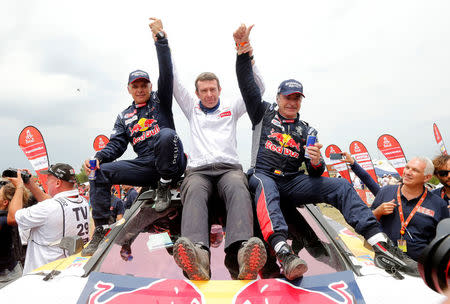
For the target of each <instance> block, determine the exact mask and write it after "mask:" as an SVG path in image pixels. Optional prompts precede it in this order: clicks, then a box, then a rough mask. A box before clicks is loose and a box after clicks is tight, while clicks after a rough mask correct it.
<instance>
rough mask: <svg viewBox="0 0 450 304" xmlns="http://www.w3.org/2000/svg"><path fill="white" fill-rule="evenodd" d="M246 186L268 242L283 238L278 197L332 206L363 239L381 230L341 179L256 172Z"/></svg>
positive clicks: (285, 199)
mask: <svg viewBox="0 0 450 304" xmlns="http://www.w3.org/2000/svg"><path fill="white" fill-rule="evenodd" d="M249 188H250V191H252V192H253V193H255V199H254V203H255V205H256V213H257V216H258V221H259V225H260V227H261V230H262V233H263V237H264V239H265V240H266V241H268V242H269V243H271V241H272V240H274V239H275V238H276V239H277V240H280V237H281V239H286V238H287V233H288V227H287V224H286V221H285V219H284V217H283V214H282V212H281V209H280V199H281V200H282V201H283V203H285V202H287V203H292V204H295V205H297V206H298V205H301V204H307V203H312V204H315V203H321V202H325V203H328V204H330V205H333V206H334V207H336V208H337V209H338V210H339V211H340V212H341V213H342V215H343V216H344V218H345V220H346V221H347V223H348V224H349V225H350V226H352V227H353V228H354V229H355V231H356V232H357V233H359V234H361V235H362V236H364V237H365V238H366V239H368V238H370V237H371V236H373V235H375V234H376V233H378V232H381V229H380V225H379V223H378V221H377V220H376V218H375V217H374V216H373V214H372V211H371V210H370V209H369V207H367V205H366V204H365V203H364V202H363V201H362V200H361V198H360V197H359V196H358V194H357V193H356V191H355V190H354V189H353V187H352V186H351V185H350V183H349V182H348V181H347V180H344V179H343V178H342V179H340V178H328V177H310V176H308V175H305V174H298V175H295V176H294V177H291V176H290V177H281V176H280V177H277V176H273V175H268V174H264V173H262V172H259V171H256V172H255V173H253V174H252V175H251V176H250V179H249ZM271 245H274V244H271Z"/></svg>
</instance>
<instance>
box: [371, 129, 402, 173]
mask: <svg viewBox="0 0 450 304" xmlns="http://www.w3.org/2000/svg"><path fill="white" fill-rule="evenodd" d="M377 146H378V149H379V150H380V151H381V153H383V155H384V156H385V157H386V158H387V160H388V161H389V162H390V163H391V165H392V166H393V167H394V168H395V170H397V172H398V174H400V176H403V170H404V169H405V166H406V158H405V154H404V153H403V150H402V147H401V146H400V143H399V142H398V141H397V140H396V139H395V137H394V136H392V135H389V134H383V135H381V136H380V137H378V140H377Z"/></svg>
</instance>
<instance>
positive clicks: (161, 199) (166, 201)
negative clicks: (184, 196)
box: [154, 181, 172, 212]
mask: <svg viewBox="0 0 450 304" xmlns="http://www.w3.org/2000/svg"><path fill="white" fill-rule="evenodd" d="M169 186H170V183H162V182H160V181H159V182H158V189H156V199H155V201H156V202H155V206H154V208H155V211H156V212H162V211H164V210H166V209H167V208H169V206H170V198H171V196H172V194H171V193H170V189H169Z"/></svg>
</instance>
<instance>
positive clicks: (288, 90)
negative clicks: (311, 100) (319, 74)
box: [278, 79, 305, 97]
mask: <svg viewBox="0 0 450 304" xmlns="http://www.w3.org/2000/svg"><path fill="white" fill-rule="evenodd" d="M294 93H300V94H301V95H302V96H303V97H305V95H303V86H302V84H301V83H300V82H298V81H297V80H295V79H288V80H285V81H283V82H282V83H281V84H280V86H279V87H278V94H281V95H291V94H294Z"/></svg>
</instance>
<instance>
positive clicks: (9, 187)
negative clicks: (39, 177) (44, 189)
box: [3, 183, 30, 207]
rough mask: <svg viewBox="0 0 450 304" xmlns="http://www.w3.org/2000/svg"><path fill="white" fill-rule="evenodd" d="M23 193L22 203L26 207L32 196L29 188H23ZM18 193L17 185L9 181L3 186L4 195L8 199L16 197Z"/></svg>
mask: <svg viewBox="0 0 450 304" xmlns="http://www.w3.org/2000/svg"><path fill="white" fill-rule="evenodd" d="M23 190H24V191H23V195H22V203H23V206H24V207H25V206H26V205H27V203H28V199H29V198H30V192H29V191H28V190H27V189H23ZM15 193H16V187H15V186H14V185H13V183H7V184H6V185H4V186H3V196H4V198H5V199H7V200H8V201H11V200H12V198H13V197H14V194H15Z"/></svg>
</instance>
